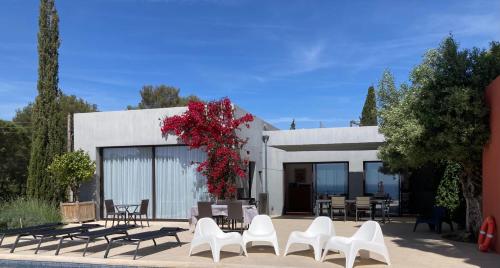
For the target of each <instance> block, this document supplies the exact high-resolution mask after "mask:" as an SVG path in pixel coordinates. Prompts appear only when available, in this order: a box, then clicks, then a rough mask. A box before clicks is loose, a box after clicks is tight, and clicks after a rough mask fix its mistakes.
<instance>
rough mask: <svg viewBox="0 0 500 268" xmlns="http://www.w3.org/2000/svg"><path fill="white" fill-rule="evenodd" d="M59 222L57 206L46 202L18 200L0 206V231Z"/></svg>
mask: <svg viewBox="0 0 500 268" xmlns="http://www.w3.org/2000/svg"><path fill="white" fill-rule="evenodd" d="M60 221H61V214H60V213H59V209H58V207H57V205H56V204H54V203H51V202H48V201H42V200H38V199H27V198H18V199H15V200H12V201H10V202H7V203H4V204H3V205H2V206H0V229H4V228H20V227H28V226H33V225H38V224H45V223H52V222H60Z"/></svg>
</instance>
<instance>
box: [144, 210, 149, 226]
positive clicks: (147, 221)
mask: <svg viewBox="0 0 500 268" xmlns="http://www.w3.org/2000/svg"><path fill="white" fill-rule="evenodd" d="M145 216H146V223H147V224H148V227H149V218H148V213H146V215H145Z"/></svg>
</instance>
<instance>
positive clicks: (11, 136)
mask: <svg viewBox="0 0 500 268" xmlns="http://www.w3.org/2000/svg"><path fill="white" fill-rule="evenodd" d="M29 139H30V137H29V134H28V131H27V128H24V127H22V126H18V125H16V124H15V123H12V122H9V121H3V120H0V159H2V160H1V161H0V199H3V200H7V199H11V198H13V197H15V196H19V195H21V194H23V193H24V190H25V187H26V177H27V173H26V170H27V169H28V160H29Z"/></svg>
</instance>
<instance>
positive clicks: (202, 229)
mask: <svg viewBox="0 0 500 268" xmlns="http://www.w3.org/2000/svg"><path fill="white" fill-rule="evenodd" d="M223 233H224V232H222V230H221V229H220V228H219V226H218V225H217V223H215V221H214V219H212V218H202V219H200V220H199V221H198V222H197V223H196V227H195V230H194V238H198V237H207V236H212V235H215V236H217V235H221V234H223Z"/></svg>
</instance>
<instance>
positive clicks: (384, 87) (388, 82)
mask: <svg viewBox="0 0 500 268" xmlns="http://www.w3.org/2000/svg"><path fill="white" fill-rule="evenodd" d="M377 91H378V92H377V96H378V108H379V109H380V110H381V109H384V108H387V107H390V106H391V105H395V104H397V103H398V102H399V100H400V99H401V94H400V91H398V89H397V88H396V84H395V83H394V76H393V75H392V73H391V72H390V71H389V70H388V69H386V70H384V72H383V73H382V79H380V81H379V83H378V87H377Z"/></svg>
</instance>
